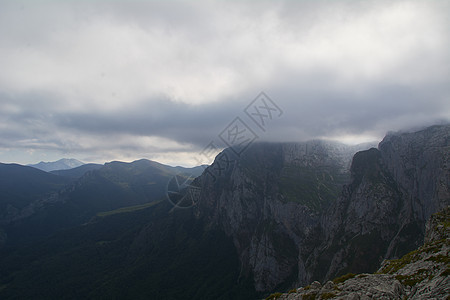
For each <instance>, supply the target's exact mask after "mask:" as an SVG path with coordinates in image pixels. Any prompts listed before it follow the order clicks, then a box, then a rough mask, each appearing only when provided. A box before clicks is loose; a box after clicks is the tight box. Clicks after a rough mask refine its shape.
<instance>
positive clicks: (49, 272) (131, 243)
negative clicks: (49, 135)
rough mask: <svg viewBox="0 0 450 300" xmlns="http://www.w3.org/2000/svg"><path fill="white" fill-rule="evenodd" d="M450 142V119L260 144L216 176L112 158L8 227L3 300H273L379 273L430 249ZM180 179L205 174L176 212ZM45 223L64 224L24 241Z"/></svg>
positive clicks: (0, 279)
mask: <svg viewBox="0 0 450 300" xmlns="http://www.w3.org/2000/svg"><path fill="white" fill-rule="evenodd" d="M449 142H450V125H440V126H432V127H428V128H425V129H423V130H419V131H415V132H405V133H400V132H399V133H390V134H388V135H387V136H386V137H385V138H384V139H383V141H382V142H380V144H379V146H378V147H377V148H371V149H358V147H352V146H346V145H343V144H339V143H335V142H326V141H320V140H314V141H309V142H303V143H254V144H253V145H251V146H250V147H249V148H248V149H247V150H246V151H244V152H242V154H241V155H239V156H237V155H236V152H235V151H233V149H230V148H229V149H225V150H224V151H223V152H222V153H220V154H219V155H218V156H217V157H216V159H215V161H214V163H213V164H212V165H210V166H208V167H206V168H203V167H198V168H194V169H184V168H174V167H168V166H165V165H162V164H159V163H156V162H152V161H148V160H140V161H135V162H133V163H121V162H112V163H108V164H105V165H104V166H102V167H101V168H99V169H96V170H91V171H88V172H86V173H85V174H84V175H83V176H82V177H80V178H79V179H70V180H75V181H71V182H70V183H69V185H67V187H65V188H63V189H61V190H59V191H58V192H57V193H56V194H54V196H53V198H51V199H53V200H51V201H50V200H49V199H50V198H46V200H43V202H39V203H40V205H36V204H34V206H28V207H24V209H22V210H19V209H17V210H16V214H15V215H14V216H15V217H16V218H15V219H14V218H13V219H11V218H10V219H5V218H3V219H2V223H0V224H2V230H1V231H2V241H3V247H2V248H0V251H1V254H2V255H1V258H0V266H1V267H2V268H0V286H1V287H2V288H1V289H0V297H2V298H4V299H13V298H15V297H22V298H29V297H36V295H40V296H39V297H38V298H41V299H46V298H61V297H66V298H67V297H69V298H73V299H75V298H99V297H100V298H101V297H106V298H111V297H112V298H114V297H115V298H120V299H132V298H133V299H134V298H155V297H157V298H165V299H186V298H187V299H260V298H262V297H266V296H268V295H269V294H270V293H272V292H274V291H287V290H289V289H292V288H297V287H299V286H302V285H307V284H309V283H311V282H313V281H315V280H318V281H320V282H322V283H325V282H326V281H328V280H331V279H333V278H337V277H339V276H341V275H345V274H346V273H367V272H375V271H376V270H377V269H379V268H380V266H381V264H382V262H383V260H384V259H396V258H401V257H402V256H403V255H405V254H407V253H408V252H409V251H412V250H414V249H416V248H417V247H419V246H420V245H422V244H423V241H424V237H425V236H426V232H425V224H426V222H427V221H428V220H429V219H430V216H431V215H432V214H433V213H436V212H438V211H441V210H442V209H446V208H447V207H448V206H449V205H450V187H449V184H448V178H449V176H450V169H449V165H448V162H449V161H450V157H449V156H450V144H449ZM22 168H26V167H22ZM179 171H182V172H185V173H184V174H188V173H194V174H196V175H199V177H197V178H196V179H195V180H193V181H192V182H190V183H189V184H188V185H187V187H186V188H187V192H186V193H184V196H183V197H182V198H181V200H180V202H178V203H177V206H176V207H174V203H173V202H171V201H168V198H167V189H170V188H171V187H170V184H169V183H170V182H171V180H172V179H173V177H174V176H179V175H180V172H179ZM43 174H48V173H43ZM177 174H178V175H177ZM181 174H183V173H181ZM49 175H50V176H54V175H52V174H49ZM185 176H187V175H185ZM51 178H55V177H51ZM56 178H60V177H58V176H56ZM61 178H62V177H61ZM65 178H66V179H64V180H67V177H65ZM184 178H189V177H188V176H187V177H184ZM32 203H35V202H32ZM10 205H13V203H12V204H10ZM30 207H32V208H33V209H34V211H33V213H32V214H31V215H29V216H26V217H21V214H20V213H18V212H22V213H23V212H25V211H30V210H31V209H30ZM10 211H11V209H10ZM58 216H63V218H60V219H58ZM63 220H64V221H63ZM66 220H70V222H67V221H66ZM42 223H47V224H58V225H57V226H56V227H52V226H47V227H45V229H46V230H47V234H42V232H45V230H43V228H44V227H41V229H40V230H41V233H40V235H38V236H39V238H36V236H35V237H34V238H32V237H30V236H26V235H25V236H23V233H24V232H33V230H35V229H36V228H39V226H38V225H37V224H42ZM436 226H437V225H436ZM56 228H58V230H56ZM17 229H20V230H17ZM32 229H33V230H32ZM61 229H62V230H61ZM37 231H39V230H36V231H35V232H37ZM19 233H21V234H22V237H21V240H18V239H16V238H15V237H14V236H19ZM428 235H430V234H428ZM435 235H436V233H435V234H433V236H435ZM15 239H16V240H15ZM427 239H428V240H429V238H427ZM434 239H435V240H437V239H438V238H437V237H434ZM446 239H447V241H446ZM441 242H442V241H441ZM442 243H444V244H445V243H448V237H444V241H443V242H442ZM439 245H441V244H439ZM427 247H428V246H427ZM439 247H441V246H439ZM436 249H437V248H436ZM439 249H441V248H439ZM442 249H446V248H442ZM436 251H446V250H436ZM439 253H441V252H439ZM421 257H422V256H421ZM436 257H437V258H430V260H432V259H435V260H436V259H438V258H439V257H440V256H439V255H438V256H436ZM428 258H429V256H426V257H423V258H420V259H422V261H423V263H426V262H425V260H426V259H428ZM418 259H419V258H418ZM417 264H418V265H419V263H417ZM441 267H442V266H441V264H440V263H438V262H436V268H440V269H439V270H441ZM411 268H412V269H411ZM411 268H409V269H408V270H415V269H414V268H415V267H411ZM427 268H428V267H427ZM430 268H431V267H430ZM430 270H431V269H430ZM386 272H388V271H386ZM389 272H390V271H389ZM405 272H406V271H405ZM408 272H416V271H408ZM430 272H431V271H430ZM439 272H440V273H439V274H437V273H436V276H438V275H439V276H438V277H436V278H440V279H439V280H447V279H446V278H448V274H447V273H445V272H444V273H442V270H441V271H439ZM441 273H442V274H443V275H441ZM401 274H403V273H401ZM404 274H410V275H402V276H413V275H414V274H415V273H414V274H413V273H404ZM430 274H431V273H430ZM433 274H434V273H433ZM445 274H447V275H445ZM397 275H398V274H397ZM397 275H395V276H397ZM386 276H388V275H386ZM389 276H390V275H389ZM392 276H394V275H392ZM392 276H391V277H392ZM414 276H416V275H414ZM391 277H389V278H387V277H386V278H387V279H386V280H391V279H390V278H391ZM346 278H347V277H346ZM383 278H384V277H383ZM398 278H403V279H402V281H401V283H399V284H404V283H405V282H410V281H405V280H406V279H404V278H406V277H398ZM408 278H409V277H408ZM421 278H422V277H421ZM367 280H371V281H370V282H369V281H368V283H367V286H371V284H376V282H381V281H377V280H381V279H379V278H378V277H376V276H375V277H373V276H369V277H368V279H367ZM336 282H339V281H336ZM383 282H384V281H383ZM386 282H389V281H386ZM418 282H419V281H418ZM420 282H421V281H420ZM445 282H448V281H445ZM49 283H51V288H49ZM348 284H353V281H349V283H348ZM354 284H357V283H354ZM380 284H381V283H380ZM383 284H387V283H383ZM405 284H406V283H405ZM320 288H321V287H316V286H315V287H314V291H315V292H316V293H319V290H320ZM402 289H404V288H403V287H402ZM421 289H422V287H421ZM425 290H426V289H425V288H423V290H421V292H418V294H416V296H415V297H419V299H422V298H420V297H421V296H420V295H422V294H423V293H425ZM324 291H325V292H327V290H324ZM412 291H413V290H406V289H405V290H403V292H402V293H403V294H402V295H404V296H405V297H409V296H408V295H413V293H412ZM445 291H446V288H444V289H440V290H439V292H438V291H436V293H444V294H445V293H446V292H445ZM325 292H324V293H325ZM417 295H418V296H417ZM423 295H425V294H423ZM299 297H300V296H299ZM423 297H425V296H423ZM393 299H394V298H393Z"/></svg>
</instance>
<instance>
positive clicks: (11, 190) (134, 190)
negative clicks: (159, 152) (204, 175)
mask: <svg viewBox="0 0 450 300" xmlns="http://www.w3.org/2000/svg"><path fill="white" fill-rule="evenodd" d="M16 169H18V170H16V173H13V171H12V170H11V168H9V169H5V170H4V172H3V174H4V175H3V176H4V177H5V178H6V179H7V180H6V181H3V182H2V183H1V184H0V188H1V186H2V185H3V186H4V188H3V190H0V191H3V192H4V195H10V196H9V197H8V198H5V196H3V197H2V201H0V204H1V203H3V202H5V201H6V200H7V203H6V202H5V203H6V204H4V206H3V208H2V210H0V212H3V213H0V228H2V231H3V232H4V233H5V234H6V236H7V239H5V238H4V239H3V241H4V243H6V242H8V243H9V245H14V244H17V243H24V242H28V241H32V240H36V239H39V238H42V237H45V236H49V235H50V234H52V233H54V232H56V231H58V230H60V229H62V228H67V227H72V226H78V225H80V224H83V223H85V222H88V221H89V220H90V219H91V218H92V217H94V216H96V214H98V213H102V212H107V211H112V210H115V209H119V208H124V207H132V206H137V205H144V204H148V203H150V202H153V201H159V200H161V199H165V198H166V192H167V185H168V182H169V180H170V179H171V178H172V177H174V176H175V175H176V174H180V172H185V173H184V174H188V175H183V176H189V175H190V176H195V175H196V174H199V173H200V172H201V171H202V170H203V169H202V168H201V167H196V168H181V167H171V166H166V165H163V164H159V163H157V162H153V161H149V160H139V161H135V162H132V163H123V162H111V163H106V164H105V165H104V166H98V165H83V166H81V167H78V168H74V169H71V170H64V171H57V172H54V173H55V174H61V175H59V176H58V175H55V174H51V173H46V172H43V171H40V170H37V169H35V168H31V167H23V166H17V167H16ZM89 169H90V170H89ZM25 171H26V172H25ZM28 173H31V174H34V175H35V176H32V177H30V176H29V175H27V174H28ZM181 174H183V173H181ZM0 175H1V173H0ZM13 175H16V176H15V177H14V176H13ZM80 175H81V177H79V178H78V176H80ZM52 180H53V181H52ZM8 183H10V184H8ZM56 183H58V184H56ZM47 186H49V187H48V188H47ZM31 187H35V188H34V189H31ZM50 188H52V189H50ZM41 190H42V191H41ZM23 193H26V194H25V196H26V197H25V196H22V194H23ZM3 199H4V200H3ZM6 205H8V206H6ZM0 246H1V245H0Z"/></svg>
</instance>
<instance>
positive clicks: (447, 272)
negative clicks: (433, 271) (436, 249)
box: [441, 268, 450, 276]
mask: <svg viewBox="0 0 450 300" xmlns="http://www.w3.org/2000/svg"><path fill="white" fill-rule="evenodd" d="M448 275H450V268H447V269H446V270H445V271H444V272H442V273H441V276H448Z"/></svg>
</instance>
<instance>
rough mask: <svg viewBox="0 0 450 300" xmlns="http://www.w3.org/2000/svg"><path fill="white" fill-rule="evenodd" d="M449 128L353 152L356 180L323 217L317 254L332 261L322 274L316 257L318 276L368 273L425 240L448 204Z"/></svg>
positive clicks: (392, 139) (397, 136)
mask: <svg viewBox="0 0 450 300" xmlns="http://www.w3.org/2000/svg"><path fill="white" fill-rule="evenodd" d="M449 132H450V127H449V126H434V127H430V128H427V129H425V130H422V131H418V132H415V133H403V134H390V135H388V136H387V137H386V138H385V139H384V140H383V141H382V142H381V143H380V144H379V149H370V150H368V151H363V152H360V153H357V154H356V155H355V156H354V158H353V164H352V168H351V173H352V183H351V184H350V185H347V186H345V187H344V190H343V193H342V196H341V197H339V198H338V200H337V201H336V202H335V203H334V204H333V205H332V206H331V207H330V209H329V210H328V211H327V213H326V214H325V215H324V218H323V219H324V222H323V224H322V225H323V226H324V228H327V230H326V232H327V236H326V239H327V242H326V243H325V244H323V245H322V250H319V251H318V252H320V254H319V255H317V256H316V257H315V258H317V257H319V259H321V260H325V261H327V260H329V259H330V258H331V263H330V266H329V268H328V270H327V273H326V274H325V276H323V273H320V271H321V269H320V268H317V265H315V264H314V263H315V261H314V260H312V264H311V267H310V269H311V272H313V273H314V274H315V278H319V279H322V280H323V279H327V278H333V277H335V276H337V275H339V274H342V273H346V272H370V271H373V270H374V269H375V268H377V266H378V265H379V263H380V262H381V261H382V260H383V259H384V258H398V257H400V256H402V255H404V254H405V253H407V252H409V251H411V250H413V249H415V248H417V247H418V246H419V245H421V244H422V242H423V238H424V231H425V223H426V221H427V220H428V218H429V217H430V215H431V214H432V213H435V212H437V211H439V210H441V209H442V208H444V207H447V206H448V205H450V195H449V179H450V171H449V165H448V164H449V162H450V157H449V155H450V148H449V140H450V135H449Z"/></svg>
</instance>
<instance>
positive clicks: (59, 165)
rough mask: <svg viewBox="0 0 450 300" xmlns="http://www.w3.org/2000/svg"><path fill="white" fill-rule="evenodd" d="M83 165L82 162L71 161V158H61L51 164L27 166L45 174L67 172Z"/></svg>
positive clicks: (42, 163)
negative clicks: (58, 171) (59, 171)
mask: <svg viewBox="0 0 450 300" xmlns="http://www.w3.org/2000/svg"><path fill="white" fill-rule="evenodd" d="M82 165H84V163H83V162H81V161H79V160H76V159H73V158H63V159H60V160H57V161H53V162H43V161H41V162H40V163H37V164H31V165H28V166H29V167H33V168H36V169H39V170H42V171H45V172H50V171H54V170H68V169H73V168H76V167H79V166H82Z"/></svg>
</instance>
